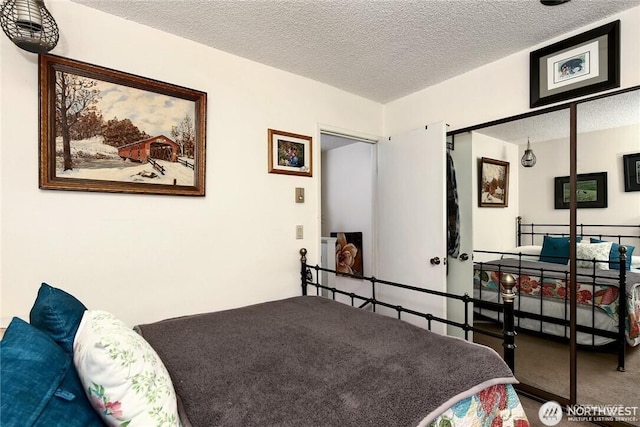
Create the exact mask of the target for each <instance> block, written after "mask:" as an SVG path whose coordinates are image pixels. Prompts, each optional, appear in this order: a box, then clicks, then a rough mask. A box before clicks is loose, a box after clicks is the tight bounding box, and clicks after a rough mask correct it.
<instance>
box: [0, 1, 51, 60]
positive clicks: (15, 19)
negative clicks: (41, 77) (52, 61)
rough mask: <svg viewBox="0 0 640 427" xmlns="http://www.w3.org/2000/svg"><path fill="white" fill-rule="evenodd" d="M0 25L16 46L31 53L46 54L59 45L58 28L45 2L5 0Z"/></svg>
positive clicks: (1, 10) (0, 13)
mask: <svg viewBox="0 0 640 427" xmlns="http://www.w3.org/2000/svg"><path fill="white" fill-rule="evenodd" d="M0 25H1V26H2V30H3V31H4V33H5V34H6V35H7V37H9V39H10V40H11V41H12V42H13V43H15V45H16V46H18V47H19V48H20V49H24V50H26V51H29V52H33V53H46V52H49V51H50V50H51V49H53V48H54V47H55V46H56V44H57V43H58V38H59V33H58V26H57V25H56V21H55V20H54V19H53V16H51V14H50V13H49V11H48V10H47V8H46V7H45V5H44V0H5V2H4V3H3V4H2V8H1V9H0Z"/></svg>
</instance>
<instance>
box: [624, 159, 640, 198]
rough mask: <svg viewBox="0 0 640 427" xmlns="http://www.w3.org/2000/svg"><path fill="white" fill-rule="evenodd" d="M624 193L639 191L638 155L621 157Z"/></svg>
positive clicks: (639, 163) (639, 170) (639, 164)
mask: <svg viewBox="0 0 640 427" xmlns="http://www.w3.org/2000/svg"><path fill="white" fill-rule="evenodd" d="M622 165H623V170H624V191H625V192H629V191H640V153H635V154H625V155H624V156H622Z"/></svg>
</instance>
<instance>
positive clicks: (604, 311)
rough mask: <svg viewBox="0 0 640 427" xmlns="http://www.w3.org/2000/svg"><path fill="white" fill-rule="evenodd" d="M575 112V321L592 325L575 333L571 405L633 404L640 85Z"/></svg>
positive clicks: (639, 313) (638, 331) (638, 306)
mask: <svg viewBox="0 0 640 427" xmlns="http://www.w3.org/2000/svg"><path fill="white" fill-rule="evenodd" d="M576 116H577V140H576V160H577V161H576V166H577V168H576V173H577V182H576V193H577V202H576V204H577V209H576V224H577V230H576V233H577V235H578V236H580V235H582V236H583V239H582V242H581V243H580V244H578V245H577V250H576V259H577V260H576V270H577V272H578V273H579V274H578V276H577V282H578V284H579V289H578V290H577V292H578V293H577V296H578V298H577V300H578V302H579V304H578V308H577V310H578V318H580V319H581V320H580V322H579V325H583V326H585V327H587V328H592V330H588V329H582V330H579V333H578V348H577V367H576V368H577V377H578V383H577V403H579V404H584V405H616V406H617V405H622V407H624V408H633V407H637V406H638V393H637V387H638V383H639V381H640V346H639V345H638V344H639V343H640V285H639V284H640V270H639V269H638V267H640V266H638V265H636V264H637V261H636V262H633V261H634V257H636V258H635V259H636V260H637V259H638V258H637V255H640V253H638V250H639V249H638V248H639V247H640V225H639V224H640V191H637V190H638V189H640V124H639V122H640V91H639V90H634V91H628V92H624V93H620V94H617V95H614V96H608V97H603V98H599V99H594V100H591V101H588V102H583V103H578V104H577V106H576ZM620 245H622V246H624V247H625V249H626V253H625V255H626V258H627V259H626V261H625V263H624V264H621V263H620V258H619V257H620V252H619V247H620ZM622 285H624V288H625V289H624V290H623V289H622ZM621 321H622V322H621ZM620 330H622V331H624V334H621V333H619V331H620ZM638 416H640V414H636V417H638ZM631 418H633V417H631ZM627 421H628V422H629V423H630V424H632V425H640V423H639V422H638V421H637V420H635V421H634V420H631V419H628V420H627Z"/></svg>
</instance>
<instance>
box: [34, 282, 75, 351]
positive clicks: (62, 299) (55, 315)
mask: <svg viewBox="0 0 640 427" xmlns="http://www.w3.org/2000/svg"><path fill="white" fill-rule="evenodd" d="M86 310H87V307H85V306H84V304H82V303H81V302H80V301H78V300H77V299H76V298H75V297H74V296H73V295H70V294H68V293H66V292H65V291H63V290H61V289H57V288H54V287H53V286H49V285H47V284H46V283H43V284H42V285H41V286H40V290H38V296H37V297H36V301H35V302H34V304H33V307H32V308H31V312H30V313H29V323H31V325H33V326H35V327H36V328H38V329H40V330H41V331H43V332H45V333H46V334H47V335H49V336H50V337H51V339H53V340H54V341H55V342H57V343H58V345H59V346H60V347H62V349H63V350H64V351H66V352H67V353H68V354H73V339H74V337H75V335H76V331H77V330H78V326H79V325H80V320H82V315H83V314H84V312H85V311H86Z"/></svg>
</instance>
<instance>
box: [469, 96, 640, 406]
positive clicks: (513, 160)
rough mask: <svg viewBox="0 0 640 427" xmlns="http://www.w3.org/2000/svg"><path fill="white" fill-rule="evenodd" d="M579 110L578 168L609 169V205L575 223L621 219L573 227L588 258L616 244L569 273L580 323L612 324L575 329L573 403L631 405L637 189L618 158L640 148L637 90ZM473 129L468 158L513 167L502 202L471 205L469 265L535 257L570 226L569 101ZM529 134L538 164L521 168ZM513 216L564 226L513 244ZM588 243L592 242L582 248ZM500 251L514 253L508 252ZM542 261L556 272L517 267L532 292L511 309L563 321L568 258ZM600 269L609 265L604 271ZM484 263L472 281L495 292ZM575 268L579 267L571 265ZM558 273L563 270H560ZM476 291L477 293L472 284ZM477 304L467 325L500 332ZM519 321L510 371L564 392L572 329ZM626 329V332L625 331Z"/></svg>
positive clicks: (639, 258) (635, 359) (636, 355)
mask: <svg viewBox="0 0 640 427" xmlns="http://www.w3.org/2000/svg"><path fill="white" fill-rule="evenodd" d="M577 116H578V121H577V153H576V156H577V157H576V159H577V171H576V173H577V174H587V173H599V172H607V178H608V183H607V187H606V188H607V194H606V196H607V198H606V202H607V207H605V208H584V209H582V208H579V209H577V224H595V225H607V224H613V225H623V226H624V227H613V226H609V227H602V226H601V227H595V229H594V228H592V229H588V230H585V229H582V230H580V229H578V230H577V234H578V236H580V234H582V235H583V236H584V240H583V241H581V242H580V245H578V246H577V250H578V249H579V250H580V253H579V254H578V253H577V255H582V256H584V257H586V258H588V259H590V260H592V259H593V257H595V256H597V257H598V258H597V260H600V259H601V258H602V253H604V252H607V244H606V243H607V242H612V243H613V244H611V245H609V246H608V252H607V254H608V255H609V256H610V259H607V260H602V261H601V262H598V263H594V262H593V261H589V262H591V265H590V266H589V265H588V263H589V262H587V261H584V262H583V265H582V267H584V268H585V271H584V272H583V273H584V274H585V276H584V277H582V278H581V277H580V275H579V274H578V276H577V280H576V282H577V283H579V284H580V283H581V281H583V282H586V283H585V284H583V286H581V287H580V289H578V301H579V303H578V304H576V305H577V306H578V308H577V313H578V316H577V319H576V321H577V323H578V325H581V324H582V325H583V326H584V327H586V328H589V327H591V328H596V329H598V330H599V331H605V332H604V334H605V335H606V334H607V332H606V331H609V334H610V335H609V336H599V335H598V332H596V335H593V334H592V333H591V332H593V331H588V330H587V331H584V330H582V332H581V330H580V328H579V329H578V333H577V335H578V345H577V402H578V403H585V404H586V403H595V404H597V403H600V404H613V403H616V404H623V405H624V404H626V405H631V406H637V393H634V392H633V390H636V389H637V383H638V379H640V350H639V349H640V345H638V342H640V332H638V331H637V330H635V329H634V328H639V329H640V324H638V323H637V322H638V317H635V320H634V319H633V314H635V316H637V311H640V252H638V250H639V249H636V250H635V253H631V251H630V250H631V247H632V246H633V247H634V249H635V248H638V247H640V225H639V224H640V192H625V191H624V190H625V189H624V181H623V163H622V156H623V155H625V154H632V153H638V152H640V124H639V123H638V122H639V120H640V92H639V91H637V90H635V91H631V92H626V93H621V94H617V95H614V96H610V97H605V98H601V99H597V100H594V101H589V102H586V103H581V104H578V108H577ZM470 134H471V138H472V140H473V141H472V143H473V144H472V146H473V156H474V158H481V157H490V158H495V159H497V160H503V161H508V162H509V163H510V165H511V173H510V191H509V206H508V207H505V208H486V207H475V206H474V208H473V249H474V255H473V261H474V266H476V267H477V265H478V263H479V262H487V261H498V262H504V263H507V262H512V263H514V262H515V263H516V264H518V263H519V262H520V260H522V261H523V262H533V263H539V262H540V256H541V252H542V248H543V246H544V243H545V242H544V239H545V235H549V236H550V237H557V238H560V237H563V236H568V235H569V232H570V230H569V228H568V226H567V225H568V224H569V222H570V212H569V209H556V206H555V203H554V197H555V196H554V180H555V178H557V177H565V176H568V175H570V170H569V156H570V143H569V134H570V129H569V110H568V108H567V109H560V110H557V111H552V112H548V113H544V114H540V115H537V116H530V117H525V118H520V119H518V120H514V121H511V122H506V123H501V124H497V125H493V126H488V127H486V128H482V129H476V130H473V131H472V132H470ZM527 140H529V141H530V142H531V148H532V149H533V151H534V153H535V155H536V157H537V163H536V165H535V166H534V167H531V168H524V167H523V166H521V164H520V158H521V157H522V155H523V153H524V150H525V148H526V143H527ZM514 147H515V148H514ZM600 196H602V195H600ZM519 216H520V217H522V218H523V219H522V222H524V223H529V224H530V223H534V224H562V225H565V227H564V229H562V230H559V229H553V228H552V229H549V228H547V229H544V228H537V227H538V226H536V230H535V231H536V232H540V233H541V234H539V235H535V236H523V238H522V240H521V241H520V242H518V241H517V240H516V239H517V227H516V218H517V217H519ZM629 226H635V227H629ZM532 237H533V241H532V240H531V238H532ZM527 239H529V240H527ZM600 241H603V242H600ZM551 243H554V244H555V246H556V248H557V247H558V245H559V242H557V241H556V242H549V244H551ZM587 244H590V245H593V246H591V247H587V246H586V245H587ZM617 244H623V245H625V246H626V247H628V248H629V249H630V250H629V251H628V253H627V258H628V262H629V265H628V271H627V272H626V273H623V275H624V276H625V279H626V280H627V282H628V283H627V285H626V287H627V291H628V292H629V293H630V295H629V297H628V298H627V300H626V302H627V304H626V305H627V308H628V309H629V310H633V311H634V313H633V314H632V319H631V320H629V319H627V324H626V327H625V330H626V331H627V338H626V344H625V352H624V354H625V360H624V367H625V372H618V370H617V367H618V359H619V356H618V349H619V343H620V339H618V338H616V333H617V331H618V329H619V328H618V319H619V318H618V316H617V310H618V300H617V299H616V298H615V297H617V296H618V295H619V293H618V292H617V290H618V288H619V286H618V284H617V282H619V279H620V277H619V276H620V272H619V271H616V269H615V267H616V264H615V260H614V257H615V255H617V254H615V251H612V247H614V249H615V250H617ZM548 246H549V245H548ZM560 246H562V245H560ZM548 249H549V248H546V250H547V251H548ZM590 251H595V252H590ZM505 252H508V253H510V254H511V255H505V254H504V253H505ZM596 252H598V254H596ZM520 254H521V255H520ZM594 254H595V255H594ZM542 255H543V258H545V257H544V255H549V254H548V253H545V254H542ZM551 256H562V255H558V254H551ZM578 258H580V257H579V256H578ZM546 261H547V264H549V263H548V261H552V262H551V263H550V265H551V267H550V268H551V269H552V270H558V271H557V272H553V273H552V272H545V273H542V276H543V277H539V276H540V274H539V273H538V274H537V275H535V274H527V275H525V274H523V278H522V281H521V284H520V288H521V291H522V292H528V293H529V296H526V297H525V298H520V300H521V301H520V304H521V305H520V306H518V301H517V300H516V309H518V307H520V309H521V310H522V311H524V312H527V313H533V316H534V317H535V315H536V314H538V315H539V314H540V306H541V305H542V307H543V314H544V315H549V316H554V317H559V318H561V319H564V318H565V315H564V310H565V308H564V307H565V302H567V309H566V310H567V316H568V312H569V310H568V301H569V296H568V295H567V292H566V286H564V284H565V283H566V282H567V281H568V278H569V276H568V273H562V271H567V272H568V271H570V265H569V263H568V262H564V263H563V262H562V258H557V259H550V258H549V257H548V256H547V257H546ZM578 263H580V260H578ZM512 267H513V266H512ZM533 267H538V268H539V267H540V266H539V265H538V266H533ZM547 267H549V266H548V265H547ZM605 267H607V268H609V267H611V268H609V270H603V268H605ZM503 268H504V267H503ZM514 268H515V267H514ZM520 268H521V266H520ZM489 270H490V269H489V268H487V271H486V272H483V273H482V274H483V276H481V274H480V272H479V271H477V268H476V271H475V277H474V285H476V284H481V287H480V288H481V289H482V290H483V291H486V292H488V293H486V296H490V295H492V294H491V292H493V297H494V298H495V297H496V295H497V293H496V292H495V291H492V290H491V287H495V286H496V283H495V279H496V277H495V273H494V277H493V280H492V278H491V273H490V272H489ZM578 271H582V270H579V269H576V272H578ZM586 272H588V273H586ZM528 273H533V272H531V271H529V272H528ZM563 274H567V276H566V277H563ZM616 274H617V276H618V277H616ZM607 275H608V276H607ZM605 276H607V277H605ZM483 279H484V280H483ZM594 283H595V285H594ZM474 291H476V292H477V290H476V289H474ZM531 295H533V296H534V298H532V297H531ZM540 295H542V296H543V298H540ZM476 296H477V295H476ZM535 297H537V298H535ZM522 300H524V301H522ZM594 301H595V305H594ZM481 310H482V309H479V308H478V307H476V309H475V311H476V313H475V316H474V325H475V326H476V327H486V328H489V329H491V328H493V329H495V330H496V331H500V329H501V326H500V325H498V324H497V323H495V321H494V320H493V318H494V317H496V315H495V313H490V312H487V311H486V310H482V311H483V313H482V314H480V313H477V312H478V311H481ZM547 310H549V311H547ZM554 310H555V311H554ZM567 320H568V317H567ZM521 322H523V323H522V324H521V325H520V326H521V331H520V332H519V335H518V336H517V337H516V345H517V346H518V348H517V349H516V375H517V377H518V378H519V379H520V381H522V383H524V384H527V385H530V386H532V387H535V388H537V389H539V390H542V391H543V392H548V393H552V394H554V395H557V396H561V397H564V398H567V399H568V398H569V395H570V390H569V388H570V386H569V373H570V344H569V342H568V340H567V339H566V338H565V337H568V336H569V332H568V327H565V326H564V325H562V324H560V325H558V324H554V323H552V322H545V321H543V320H541V319H535V318H534V319H532V318H529V319H521ZM527 322H528V323H527ZM629 329H631V330H632V331H631V335H632V336H631V337H629ZM474 339H475V340H476V341H478V342H482V343H485V344H489V345H491V346H494V347H495V348H496V350H497V351H498V352H502V349H501V347H500V344H499V343H498V340H496V339H493V338H491V337H487V336H484V335H482V334H477V333H476V334H474Z"/></svg>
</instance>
